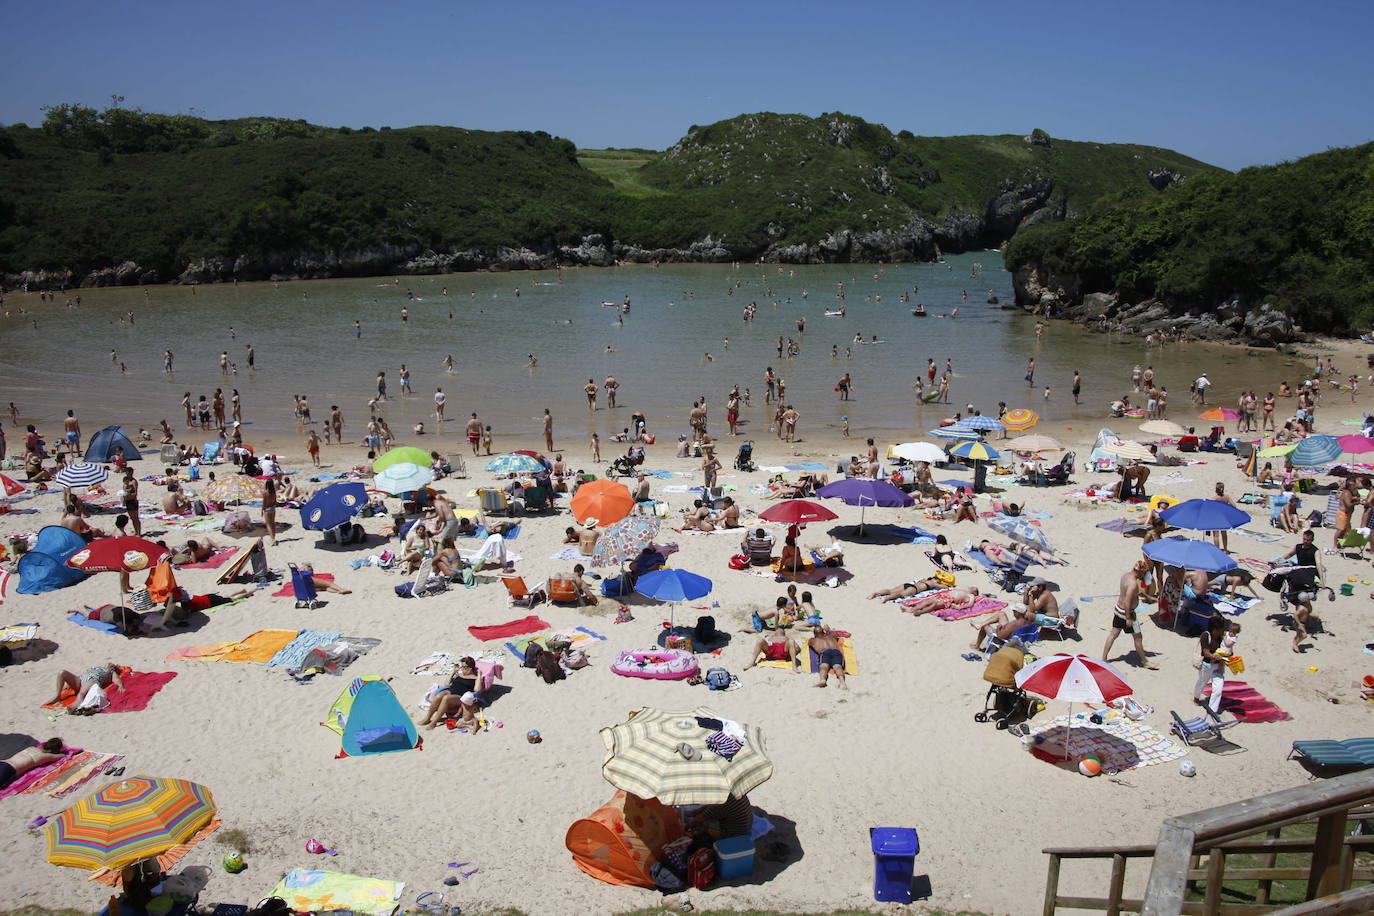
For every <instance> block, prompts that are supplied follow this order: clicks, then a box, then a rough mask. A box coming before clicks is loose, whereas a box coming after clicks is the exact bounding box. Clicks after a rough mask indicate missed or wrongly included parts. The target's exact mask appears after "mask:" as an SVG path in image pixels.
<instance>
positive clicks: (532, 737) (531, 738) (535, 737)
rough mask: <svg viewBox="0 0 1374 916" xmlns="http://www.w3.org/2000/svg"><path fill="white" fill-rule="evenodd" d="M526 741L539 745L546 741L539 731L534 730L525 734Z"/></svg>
mask: <svg viewBox="0 0 1374 916" xmlns="http://www.w3.org/2000/svg"><path fill="white" fill-rule="evenodd" d="M525 740H526V741H528V742H529V743H530V744H538V743H539V742H541V741H543V740H544V739H543V738H542V737H541V736H540V734H539V730H538V729H536V728H532V729H530V730H529V731H527V732H525Z"/></svg>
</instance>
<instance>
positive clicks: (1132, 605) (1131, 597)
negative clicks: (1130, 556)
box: [1102, 560, 1159, 671]
mask: <svg viewBox="0 0 1374 916" xmlns="http://www.w3.org/2000/svg"><path fill="white" fill-rule="evenodd" d="M1149 572H1150V564H1149V562H1147V561H1145V560H1137V561H1136V563H1135V565H1134V566H1132V567H1131V570H1130V572H1128V573H1126V574H1125V575H1123V576H1122V577H1121V593H1120V595H1119V596H1118V597H1117V599H1116V607H1115V608H1114V609H1113V611H1112V629H1111V632H1110V633H1108V634H1107V645H1105V646H1103V648H1102V660H1103V661H1104V662H1105V661H1106V660H1107V656H1108V655H1110V654H1111V651H1112V643H1114V642H1116V638H1117V637H1118V636H1120V635H1121V634H1122V632H1124V631H1126V630H1129V631H1130V633H1131V638H1132V639H1133V640H1134V642H1135V654H1136V655H1137V656H1138V657H1139V659H1140V664H1141V665H1143V666H1145V667H1146V668H1149V669H1150V670H1152V671H1158V670H1159V666H1158V665H1152V664H1150V656H1149V655H1147V654H1146V652H1145V640H1144V639H1143V638H1142V637H1141V635H1140V618H1139V616H1138V615H1137V613H1136V612H1137V609H1138V608H1139V607H1140V586H1141V585H1143V584H1144V583H1145V579H1146V578H1147V577H1148V576H1149Z"/></svg>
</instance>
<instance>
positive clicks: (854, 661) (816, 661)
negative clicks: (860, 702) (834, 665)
mask: <svg viewBox="0 0 1374 916" xmlns="http://www.w3.org/2000/svg"><path fill="white" fill-rule="evenodd" d="M840 651H841V652H842V653H844V676H845V677H853V676H854V675H856V674H858V673H859V656H858V654H857V653H856V652H855V651H854V640H852V639H850V638H849V637H848V636H845V637H842V638H841V639H840ZM806 654H807V655H809V656H811V673H812V674H820V673H821V654H820V653H819V652H817V651H816V650H815V649H812V648H811V647H810V646H808V647H807V649H806ZM787 665H788V662H786V661H784V662H783V663H782V666H783V667H784V668H786V667H787Z"/></svg>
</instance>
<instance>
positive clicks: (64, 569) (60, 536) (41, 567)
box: [18, 525, 88, 595]
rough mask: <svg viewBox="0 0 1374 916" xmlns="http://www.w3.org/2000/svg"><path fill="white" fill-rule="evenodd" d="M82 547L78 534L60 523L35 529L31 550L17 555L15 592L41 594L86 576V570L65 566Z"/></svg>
mask: <svg viewBox="0 0 1374 916" xmlns="http://www.w3.org/2000/svg"><path fill="white" fill-rule="evenodd" d="M86 546H87V545H86V542H85V541H83V540H82V539H81V535H79V534H77V533H76V532H75V531H71V530H69V529H67V528H63V527H62V526H61V525H48V526H47V527H46V528H44V529H43V530H41V531H39V532H38V540H37V541H36V542H34V545H33V549H32V550H30V551H29V552H28V553H26V554H24V555H23V556H22V557H20V558H19V588H18V591H19V593H20V594H21V595H41V594H42V593H43V592H50V591H52V590H53V589H57V588H66V587H67V586H68V585H75V584H76V583H78V582H80V581H81V580H82V579H84V578H86V576H87V575H88V573H84V572H82V571H81V570H79V569H72V568H71V567H70V566H68V565H67V561H68V560H70V559H71V558H72V557H73V556H75V555H76V553H77V552H78V551H80V550H83V549H85V547H86Z"/></svg>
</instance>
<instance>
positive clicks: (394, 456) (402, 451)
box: [372, 445, 429, 474]
mask: <svg viewBox="0 0 1374 916" xmlns="http://www.w3.org/2000/svg"><path fill="white" fill-rule="evenodd" d="M403 461H407V462H409V463H411V464H418V465H420V466H421V467H425V466H427V465H428V464H429V452H427V451H425V450H424V449H422V448H416V447H415V446H413V445H400V446H397V447H396V448H393V449H392V450H391V451H389V452H387V453H385V454H384V455H382V456H381V457H380V458H378V459H377V460H376V461H374V462H372V470H374V471H376V472H377V473H379V474H380V473H381V472H382V471H385V470H386V469H387V468H389V467H391V466H392V465H393V464H400V463H401V462H403Z"/></svg>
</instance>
